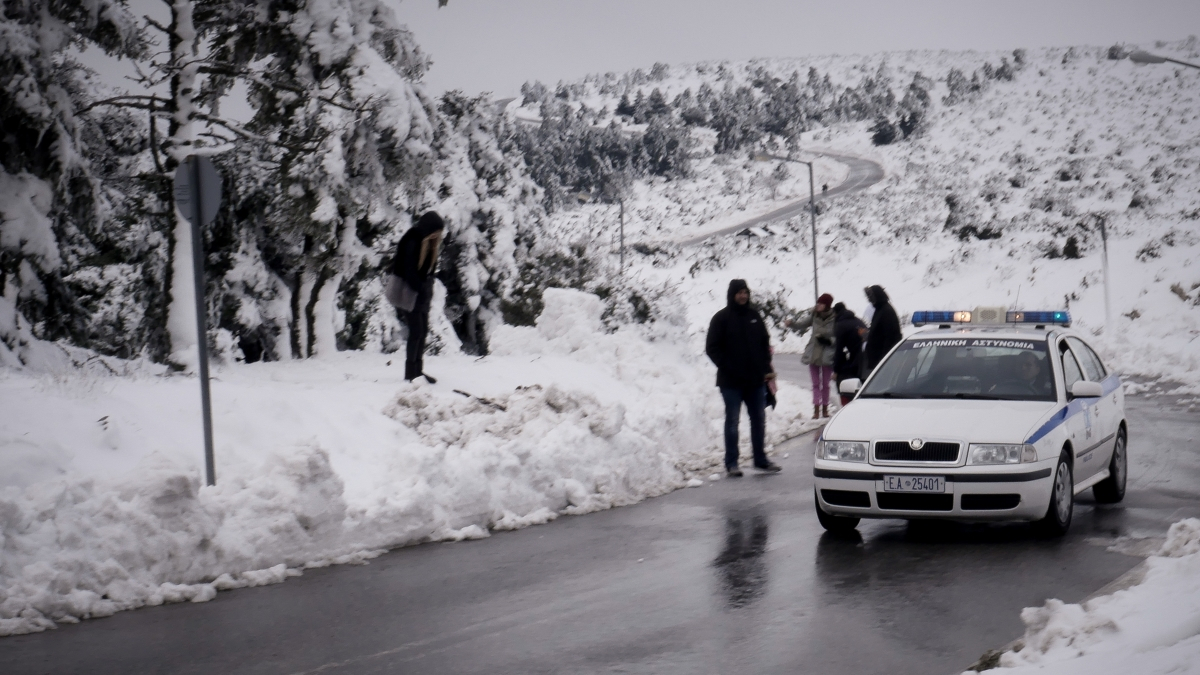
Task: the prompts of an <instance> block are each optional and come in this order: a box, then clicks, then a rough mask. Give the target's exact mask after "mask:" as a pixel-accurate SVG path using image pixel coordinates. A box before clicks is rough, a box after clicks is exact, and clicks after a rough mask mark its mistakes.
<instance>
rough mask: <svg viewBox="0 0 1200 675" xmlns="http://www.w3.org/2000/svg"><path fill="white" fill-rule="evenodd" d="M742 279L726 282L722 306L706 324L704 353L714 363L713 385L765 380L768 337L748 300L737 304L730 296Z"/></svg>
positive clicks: (742, 384) (739, 287) (740, 386)
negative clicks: (714, 375)
mask: <svg viewBox="0 0 1200 675" xmlns="http://www.w3.org/2000/svg"><path fill="white" fill-rule="evenodd" d="M746 287H747V286H746V282H745V281H742V280H741V279H734V280H733V281H731V282H729V291H728V293H727V294H726V297H725V300H726V303H727V304H726V305H725V308H724V309H722V310H721V311H719V312H717V313H716V314H714V315H713V318H712V321H711V322H709V324H708V339H707V340H706V341H705V345H704V352H705V353H706V354H708V358H710V359H712V362H713V363H714V364H716V366H717V386H718V387H733V388H736V389H749V388H751V387H755V386H759V385H761V384H763V383H764V382H765V378H766V375H767V373H770V372H774V369H773V368H772V367H771V336H770V334H769V333H767V326H766V324H765V323H763V318H762V316H761V315H759V313H758V312H757V311H756V310H755V309H754V308H753V307H751V306H750V305H749V304H748V303H747V304H745V305H739V304H737V301H735V300H734V299H733V296H734V295H736V294H737V292H738V291H740V290H742V289H744V288H746Z"/></svg>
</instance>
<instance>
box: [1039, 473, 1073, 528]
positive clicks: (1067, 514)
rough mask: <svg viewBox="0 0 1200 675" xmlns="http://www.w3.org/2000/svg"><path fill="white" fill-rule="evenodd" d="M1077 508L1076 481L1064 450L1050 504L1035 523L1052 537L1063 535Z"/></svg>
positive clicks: (1055, 475)
mask: <svg viewBox="0 0 1200 675" xmlns="http://www.w3.org/2000/svg"><path fill="white" fill-rule="evenodd" d="M1074 510H1075V481H1074V477H1073V473H1072V471H1071V462H1070V461H1069V460H1068V459H1067V454H1066V453H1065V452H1064V453H1063V454H1062V455H1061V456H1060V457H1059V458H1058V468H1057V469H1055V471H1054V487H1053V489H1052V490H1051V491H1050V504H1049V506H1047V508H1046V515H1045V516H1044V517H1042V519H1041V520H1039V521H1037V522H1036V523H1034V525H1035V526H1036V527H1037V529H1038V531H1039V532H1041V533H1042V534H1044V535H1047V536H1051V537H1061V536H1063V535H1064V534H1066V533H1067V530H1068V529H1070V527H1071V515H1072V513H1073V512H1074Z"/></svg>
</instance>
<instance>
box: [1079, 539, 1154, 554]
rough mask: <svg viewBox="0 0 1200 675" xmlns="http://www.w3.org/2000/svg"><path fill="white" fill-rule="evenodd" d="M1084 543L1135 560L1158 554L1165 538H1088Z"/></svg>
mask: <svg viewBox="0 0 1200 675" xmlns="http://www.w3.org/2000/svg"><path fill="white" fill-rule="evenodd" d="M1084 541H1086V542H1087V543H1089V544H1091V545H1093V546H1103V547H1104V550H1106V551H1110V552H1112V553H1120V554H1122V555H1128V556H1133V557H1136V558H1149V557H1150V556H1152V555H1154V554H1155V553H1158V551H1159V549H1161V548H1162V546H1163V544H1164V543H1166V541H1167V538H1166V537H1117V538H1116V539H1104V538H1101V537H1088V538H1087V539H1084Z"/></svg>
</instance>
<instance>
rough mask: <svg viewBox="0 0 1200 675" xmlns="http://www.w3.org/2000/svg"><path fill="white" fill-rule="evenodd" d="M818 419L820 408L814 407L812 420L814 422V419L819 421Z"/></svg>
mask: <svg viewBox="0 0 1200 675" xmlns="http://www.w3.org/2000/svg"><path fill="white" fill-rule="evenodd" d="M820 418H821V406H819V405H814V406H813V419H814V420H816V419H820Z"/></svg>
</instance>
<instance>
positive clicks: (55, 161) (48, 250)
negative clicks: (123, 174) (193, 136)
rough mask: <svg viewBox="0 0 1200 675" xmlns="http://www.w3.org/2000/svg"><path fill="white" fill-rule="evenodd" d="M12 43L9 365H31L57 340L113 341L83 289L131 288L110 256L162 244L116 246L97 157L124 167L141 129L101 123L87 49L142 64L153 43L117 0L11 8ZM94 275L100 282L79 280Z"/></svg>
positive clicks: (6, 303)
mask: <svg viewBox="0 0 1200 675" xmlns="http://www.w3.org/2000/svg"><path fill="white" fill-rule="evenodd" d="M0 35H3V39H0V128H3V130H4V131H3V134H2V135H0V364H6V365H12V366H20V365H22V364H28V363H30V362H32V361H36V360H38V359H39V352H42V351H43V350H42V348H43V347H45V346H46V344H47V343H46V341H51V340H66V341H69V342H76V343H81V342H87V341H88V339H89V336H90V334H92V333H94V332H97V331H99V332H104V331H103V327H98V326H97V323H96V317H97V316H100V317H106V316H110V315H109V314H107V313H106V312H104V311H98V310H99V309H101V308H95V307H92V308H89V307H87V306H86V305H85V304H84V303H83V302H80V299H79V295H80V293H79V290H80V287H81V286H82V287H85V291H86V288H87V287H95V286H103V285H105V284H109V285H111V284H117V285H118V286H119V285H120V284H121V283H122V282H123V278H122V277H123V275H126V276H127V275H128V273H132V272H133V271H132V270H113V269H111V267H109V266H105V265H104V264H103V262H105V261H104V258H105V257H106V256H109V257H111V255H110V254H112V253H113V252H118V253H119V254H123V255H128V254H130V250H129V249H130V246H131V245H132V247H133V248H134V249H137V248H140V249H141V250H143V251H144V250H145V249H147V248H150V247H153V246H154V243H155V242H154V241H153V238H152V237H147V238H143V239H141V240H140V241H137V242H130V241H129V240H127V239H126V240H122V239H121V238H119V237H111V238H106V231H105V230H106V226H107V225H108V224H109V223H110V222H111V220H112V219H113V213H112V210H111V204H110V203H109V201H108V199H107V196H106V195H105V193H104V190H103V186H102V185H101V183H100V181H99V180H98V179H97V175H96V173H97V168H96V166H94V165H93V163H92V161H90V158H91V157H96V156H104V155H107V156H108V157H109V158H110V159H111V160H112V161H113V162H115V163H119V162H120V159H119V156H120V155H121V154H122V152H123V151H124V148H123V147H122V145H123V142H124V141H125V140H126V139H127V135H126V134H125V133H124V130H125V128H127V126H128V125H129V124H130V120H129V119H128V118H118V117H111V118H109V119H107V120H104V119H101V118H100V116H98V115H91V114H89V111H88V109H87V108H88V105H89V103H90V100H91V99H90V97H89V91H90V87H89V85H88V83H87V75H88V71H87V69H86V68H85V67H84V66H83V65H82V63H81V62H80V60H79V59H78V58H77V51H76V50H79V49H84V48H87V47H98V48H100V49H102V50H104V51H105V52H107V53H108V54H111V55H114V56H136V55H139V54H140V53H142V50H143V49H144V42H143V40H142V37H141V34H140V32H139V30H138V28H137V24H136V22H135V21H134V19H133V17H132V16H131V15H130V14H129V12H128V11H127V10H126V8H125V7H124V3H121V2H117V1H115V0H93V2H90V3H87V4H86V5H85V4H84V3H73V2H50V1H49V0H6V1H5V2H4V3H3V4H0ZM106 123H107V124H108V129H107V131H106V130H103V129H98V127H100V126H102V125H104V124H106ZM110 134H111V136H112V142H111V143H109V142H108V140H107V139H108V138H109V136H110ZM85 139H88V140H85ZM89 141H90V142H91V145H90V147H89ZM89 266H90V267H92V268H95V269H98V270H99V272H98V273H97V274H92V275H84V276H85V277H87V278H85V279H72V278H71V277H72V274H73V273H76V272H78V271H79V270H81V268H83V267H89ZM108 309H112V307H111V306H109V307H108ZM117 314H120V312H119V311H118V312H117ZM129 318H130V317H127V316H122V317H119V320H124V319H129ZM131 324H134V325H128V326H125V328H126V329H127V330H128V335H127V337H132V338H135V339H136V338H137V337H139V334H140V332H141V331H142V328H143V326H142V325H141V321H140V320H139V319H138V317H136V316H134V317H132V319H131ZM141 337H142V338H143V339H144V336H141ZM108 346H109V350H108V351H109V353H114V352H115V353H120V355H124V356H128V355H131V354H128V353H122V352H121V349H120V346H119V345H114V344H113V341H111V340H110V341H109V342H108ZM42 355H44V353H43V354H42Z"/></svg>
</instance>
